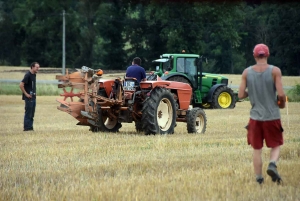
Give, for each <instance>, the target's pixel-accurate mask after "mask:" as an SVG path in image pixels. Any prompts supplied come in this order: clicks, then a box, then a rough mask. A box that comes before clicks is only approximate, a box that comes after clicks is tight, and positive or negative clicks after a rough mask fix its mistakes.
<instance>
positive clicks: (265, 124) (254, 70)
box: [238, 44, 286, 184]
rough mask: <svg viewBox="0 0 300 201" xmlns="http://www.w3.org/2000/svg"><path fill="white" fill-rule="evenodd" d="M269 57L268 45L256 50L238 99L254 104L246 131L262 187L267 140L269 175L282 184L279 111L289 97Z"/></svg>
mask: <svg viewBox="0 0 300 201" xmlns="http://www.w3.org/2000/svg"><path fill="white" fill-rule="evenodd" d="M269 55H270V52H269V48H268V46H266V45H265V44H258V45H256V46H255V47H254V50H253V56H254V59H255V61H256V64H255V65H253V66H250V67H248V68H246V69H245V70H244V72H243V74H242V81H241V85H240V87H239V94H238V96H239V98H240V99H243V98H246V97H249V99H250V103H251V110H250V120H249V123H248V125H247V126H246V128H247V132H248V133H247V140H248V144H250V145H251V146H252V147H253V166H254V172H255V174H256V181H257V182H258V183H259V184H261V183H263V181H264V178H263V176H262V165H263V162H262V158H261V153H262V147H263V143H264V140H265V143H266V145H267V147H269V148H271V152H270V163H269V166H268V169H267V174H268V175H269V176H270V177H271V178H272V181H273V182H277V183H278V184H280V182H281V181H282V180H281V177H280V175H279V174H278V172H277V166H276V162H277V161H278V158H279V153H280V146H281V145H283V129H282V125H281V121H280V111H279V108H284V107H285V100H286V97H285V94H284V91H283V87H282V81H281V71H280V69H279V68H278V67H276V66H273V65H270V64H268V57H269Z"/></svg>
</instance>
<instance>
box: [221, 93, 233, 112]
mask: <svg viewBox="0 0 300 201" xmlns="http://www.w3.org/2000/svg"><path fill="white" fill-rule="evenodd" d="M218 103H219V105H220V106H221V107H222V108H228V107H229V106H230V104H231V103H232V99H231V96H230V94H229V93H228V92H222V93H220V95H219V97H218Z"/></svg>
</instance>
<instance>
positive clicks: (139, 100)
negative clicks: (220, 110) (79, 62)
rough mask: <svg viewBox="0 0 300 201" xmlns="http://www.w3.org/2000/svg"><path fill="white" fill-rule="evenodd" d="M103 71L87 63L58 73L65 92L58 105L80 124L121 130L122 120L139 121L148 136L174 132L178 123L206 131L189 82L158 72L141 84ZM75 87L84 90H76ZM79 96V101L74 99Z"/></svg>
mask: <svg viewBox="0 0 300 201" xmlns="http://www.w3.org/2000/svg"><path fill="white" fill-rule="evenodd" d="M102 74H103V72H102V70H93V69H91V68H88V67H85V66H83V67H82V68H81V69H77V72H74V73H71V74H68V72H67V73H66V75H57V76H56V79H57V80H59V81H60V82H61V83H60V84H59V85H58V87H59V88H62V89H63V92H64V93H63V94H61V96H64V99H63V100H57V102H59V103H60V106H58V107H57V108H58V109H59V110H61V111H64V112H67V113H68V114H70V115H72V116H73V117H74V118H75V119H77V120H78V121H79V122H78V124H77V125H84V126H89V127H90V130H91V131H93V132H98V131H100V132H118V131H119V129H120V128H121V127H122V123H132V122H135V128H136V131H138V132H144V133H145V134H147V135H148V134H158V133H159V134H172V133H174V128H175V127H176V125H177V124H176V122H186V123H187V131H188V133H204V132H205V130H206V115H205V112H204V111H203V110H202V109H201V108H191V109H189V105H190V100H191V96H192V88H191V87H190V85H189V84H186V83H182V82H175V81H164V80H162V79H161V78H160V77H158V76H157V75H154V74H153V75H151V76H149V77H148V79H147V81H142V82H140V83H138V82H137V81H136V79H135V78H124V79H123V80H121V79H120V78H117V79H103V78H102V77H101V76H102ZM69 87H70V88H71V90H70V92H67V90H66V88H69ZM73 89H77V91H80V92H78V93H73ZM75 96H77V97H78V98H79V101H77V102H75V101H73V97H75ZM67 98H70V99H71V101H69V102H67V101H66V99H67Z"/></svg>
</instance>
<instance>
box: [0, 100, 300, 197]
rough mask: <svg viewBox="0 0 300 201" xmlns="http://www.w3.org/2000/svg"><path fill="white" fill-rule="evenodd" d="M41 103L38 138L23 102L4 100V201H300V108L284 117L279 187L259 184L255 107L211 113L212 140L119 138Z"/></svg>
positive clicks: (181, 135) (0, 112) (0, 168)
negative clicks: (250, 139) (249, 127)
mask: <svg viewBox="0 0 300 201" xmlns="http://www.w3.org/2000/svg"><path fill="white" fill-rule="evenodd" d="M56 98H60V97H55V96H41V97H38V99H37V108H36V116H35V122H34V129H35V131H34V132H23V131H22V126H23V125H22V121H23V113H24V103H23V101H22V100H21V96H0V99H1V102H0V122H1V128H0V130H1V134H0V144H1V145H0V152H1V155H0V177H1V180H0V200H300V191H299V186H300V174H299V170H300V146H299V145H300V135H299V131H300V124H299V120H300V115H299V111H300V103H288V114H287V108H286V109H283V110H281V115H282V123H283V127H284V129H285V133H284V138H285V144H284V145H283V146H282V149H281V157H280V161H279V163H278V170H279V172H280V174H281V176H282V178H283V180H284V183H283V185H280V186H278V185H276V184H275V183H273V182H272V181H271V179H270V178H269V177H267V174H266V172H265V171H266V167H267V164H268V157H269V150H268V149H267V148H266V147H265V148H264V149H263V160H264V166H263V170H264V171H263V176H265V183H264V184H263V185H262V186H259V185H258V184H257V183H256V182H255V176H254V173H253V167H252V149H251V147H249V146H248V145H247V143H246V130H245V129H244V126H245V125H246V124H247V121H248V118H249V109H250V104H249V102H248V101H245V102H239V103H237V106H236V108H235V109H232V110H205V111H206V115H207V119H208V124H207V130H206V133H205V134H201V135H199V134H198V135H194V134H187V132H186V127H185V124H184V123H179V124H178V126H177V127H176V129H175V133H174V134H173V135H155V136H154V135H150V136H145V135H143V134H142V133H137V132H136V131H135V127H134V124H123V127H122V128H121V129H120V132H119V133H116V134H109V133H92V132H90V131H88V128H87V127H80V126H76V123H77V121H76V120H75V119H73V118H72V117H71V116H70V115H68V114H67V113H63V112H61V111H59V110H57V109H56V106H58V103H57V102H56V101H55V99H56Z"/></svg>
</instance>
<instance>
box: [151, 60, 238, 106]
mask: <svg viewBox="0 0 300 201" xmlns="http://www.w3.org/2000/svg"><path fill="white" fill-rule="evenodd" d="M153 62H154V63H155V64H156V71H155V74H156V75H158V76H160V77H161V78H162V79H163V80H169V81H177V82H184V83H188V84H190V85H191V87H192V88H193V96H192V100H191V105H193V107H201V108H218V109H226V108H234V107H235V103H236V101H237V93H234V92H233V90H232V89H231V88H229V87H228V78H227V77H225V76H222V75H218V74H210V73H204V72H203V71H202V58H201V57H200V56H199V55H197V54H163V55H161V56H160V58H159V59H156V60H154V61H153Z"/></svg>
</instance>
